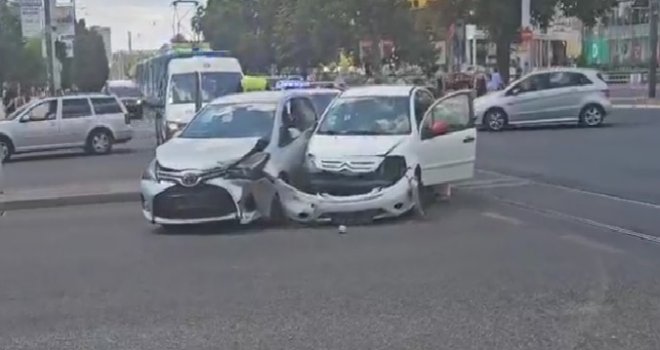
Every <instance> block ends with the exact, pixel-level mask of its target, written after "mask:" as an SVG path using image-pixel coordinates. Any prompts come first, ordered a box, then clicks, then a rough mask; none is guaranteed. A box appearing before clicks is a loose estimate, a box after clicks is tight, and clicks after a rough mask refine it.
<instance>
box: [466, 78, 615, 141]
mask: <svg viewBox="0 0 660 350" xmlns="http://www.w3.org/2000/svg"><path fill="white" fill-rule="evenodd" d="M474 104H475V114H476V117H477V123H478V124H480V125H482V126H483V127H484V128H486V129H488V130H492V131H499V130H502V129H504V128H505V127H507V126H526V125H541V124H563V123H579V124H581V125H584V126H589V127H595V126H599V125H601V124H602V123H603V122H604V120H605V116H606V115H607V114H608V113H609V112H610V111H611V109H612V103H611V102H610V100H609V88H608V86H607V83H606V82H605V81H604V80H603V77H602V76H601V74H600V73H598V72H597V71H595V70H591V69H580V68H558V69H550V70H541V71H537V72H534V73H531V74H529V75H526V76H524V77H523V78H522V79H520V80H517V81H515V82H513V83H512V84H510V85H509V86H508V87H507V88H506V89H504V90H502V91H498V92H495V93H491V94H489V95H486V96H482V97H480V98H477V99H476V100H475V102H474Z"/></svg>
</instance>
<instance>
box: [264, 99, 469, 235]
mask: <svg viewBox="0 0 660 350" xmlns="http://www.w3.org/2000/svg"><path fill="white" fill-rule="evenodd" d="M472 99H473V98H472V94H471V92H470V91H460V92H456V93H453V94H450V95H448V96H445V97H443V98H441V99H440V100H437V101H436V100H435V99H434V97H433V95H432V94H431V92H429V91H428V90H426V89H424V88H420V87H415V86H370V87H360V88H352V89H349V90H347V91H345V92H343V93H342V94H341V95H340V96H339V97H337V99H335V101H334V102H333V103H332V104H331V105H330V106H329V107H328V109H327V110H326V112H325V114H324V115H323V117H322V120H321V122H320V123H319V126H318V127H317V129H316V130H315V132H314V135H313V136H312V138H311V140H310V142H309V145H308V148H307V154H306V161H305V163H306V168H307V173H308V186H307V188H306V189H305V190H304V191H303V190H301V189H299V188H296V187H293V186H291V185H289V184H286V183H284V182H282V181H278V182H277V192H278V194H279V197H280V199H281V203H282V206H283V209H284V210H285V213H286V214H287V215H288V216H289V217H290V218H291V219H293V220H296V221H300V222H318V221H327V220H330V221H342V220H346V219H348V218H353V219H355V218H358V219H362V220H374V219H380V218H386V217H396V216H400V215H402V214H404V213H406V212H408V211H410V210H412V209H413V208H416V207H417V208H419V209H420V210H421V209H422V208H420V206H421V205H422V201H421V200H420V190H422V189H424V188H428V187H432V186H436V185H442V184H450V183H452V182H456V181H460V180H465V179H469V178H471V177H473V176H474V163H475V153H476V138H477V132H476V129H475V125H474V118H473V107H472ZM349 220H350V219H349Z"/></svg>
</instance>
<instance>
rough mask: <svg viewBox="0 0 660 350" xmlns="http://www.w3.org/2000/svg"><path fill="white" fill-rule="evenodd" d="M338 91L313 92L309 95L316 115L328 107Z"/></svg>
mask: <svg viewBox="0 0 660 350" xmlns="http://www.w3.org/2000/svg"><path fill="white" fill-rule="evenodd" d="M337 95H338V93H336V92H332V93H323V94H319V93H315V94H312V95H311V96H310V98H311V99H312V102H313V103H314V107H315V108H316V112H317V114H318V115H321V114H323V112H325V110H326V109H327V108H328V106H329V105H330V103H331V102H332V100H334V99H335V97H337Z"/></svg>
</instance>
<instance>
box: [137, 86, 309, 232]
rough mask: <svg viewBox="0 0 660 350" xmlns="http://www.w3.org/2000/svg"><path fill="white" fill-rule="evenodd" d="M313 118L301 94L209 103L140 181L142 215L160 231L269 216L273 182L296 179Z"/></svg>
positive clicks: (257, 95) (280, 93)
mask: <svg viewBox="0 0 660 350" xmlns="http://www.w3.org/2000/svg"><path fill="white" fill-rule="evenodd" d="M316 119H317V114H316V111H315V107H314V104H313V103H312V101H311V99H310V98H309V96H308V95H307V94H306V93H305V91H266V92H252V93H244V94H236V95H228V96H224V97H221V98H219V99H216V100H215V101H213V102H212V103H210V104H209V105H207V106H206V107H204V109H202V110H201V111H200V112H199V113H198V114H197V115H196V116H195V117H194V118H193V120H192V121H191V122H190V123H189V124H188V125H187V126H186V127H185V129H184V130H183V131H182V132H181V133H180V134H179V135H177V136H176V137H174V138H173V139H171V140H169V141H168V142H166V143H165V144H163V145H161V146H160V147H158V148H157V149H156V159H154V160H153V162H152V163H151V164H150V165H149V166H148V168H147V169H146V171H145V172H144V174H143V176H142V181H141V192H142V210H143V214H144V216H145V217H146V218H147V220H149V221H150V222H152V223H154V224H161V225H165V226H168V225H183V224H201V223H207V222H217V221H225V220H232V221H239V222H241V223H244V224H246V223H250V222H252V221H255V220H257V219H259V218H261V217H264V216H265V217H267V218H273V217H274V216H277V213H275V212H274V211H277V210H279V209H278V208H281V207H280V206H279V200H278V197H277V194H276V193H275V192H274V183H275V181H282V182H284V183H296V179H299V178H300V177H301V170H302V164H303V161H304V157H305V149H306V146H307V143H308V141H309V138H310V136H311V134H312V132H313V130H314V126H315V125H316ZM280 214H283V213H281V212H280Z"/></svg>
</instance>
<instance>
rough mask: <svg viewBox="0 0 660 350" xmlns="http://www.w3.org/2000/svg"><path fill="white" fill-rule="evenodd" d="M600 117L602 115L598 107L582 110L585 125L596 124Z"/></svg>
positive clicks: (601, 117)
mask: <svg viewBox="0 0 660 350" xmlns="http://www.w3.org/2000/svg"><path fill="white" fill-rule="evenodd" d="M602 119H603V116H602V114H601V113H600V110H598V108H595V107H592V108H589V109H587V110H586V111H585V112H584V123H585V124H587V125H597V124H599V123H600V122H601V120H602Z"/></svg>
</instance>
